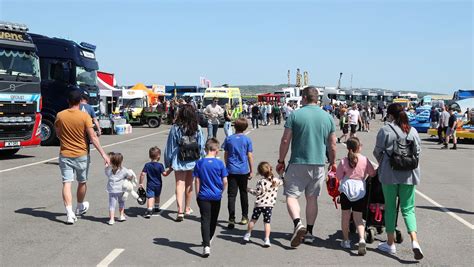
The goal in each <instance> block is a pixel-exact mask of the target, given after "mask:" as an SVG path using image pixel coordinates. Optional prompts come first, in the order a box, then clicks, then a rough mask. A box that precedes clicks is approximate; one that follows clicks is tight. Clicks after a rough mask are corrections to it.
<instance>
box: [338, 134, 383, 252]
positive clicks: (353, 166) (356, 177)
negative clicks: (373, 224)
mask: <svg viewBox="0 0 474 267" xmlns="http://www.w3.org/2000/svg"><path fill="white" fill-rule="evenodd" d="M346 146H347V150H348V151H349V153H348V154H347V157H345V158H343V159H341V162H340V163H339V166H338V167H337V170H336V177H337V178H338V179H339V180H340V181H341V183H340V186H339V192H341V195H340V198H339V200H340V203H341V210H342V215H341V228H342V235H343V240H342V241H341V247H342V248H346V249H350V248H351V241H350V240H349V221H350V219H351V209H352V216H353V218H354V223H355V224H356V226H357V232H358V233H359V250H358V254H359V255H362V256H363V255H365V253H366V244H365V233H364V222H363V221H362V211H363V210H364V208H365V205H366V203H365V200H364V196H365V179H366V178H367V177H368V176H371V177H373V176H375V169H374V167H373V166H372V163H370V160H369V159H368V158H367V157H365V156H362V155H361V154H360V147H361V144H360V141H359V139H358V138H357V137H350V138H349V139H348V140H347V143H346Z"/></svg>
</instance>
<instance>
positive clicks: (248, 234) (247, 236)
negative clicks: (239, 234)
mask: <svg viewBox="0 0 474 267" xmlns="http://www.w3.org/2000/svg"><path fill="white" fill-rule="evenodd" d="M250 235H251V234H250V233H245V235H244V241H245V242H249V241H250Z"/></svg>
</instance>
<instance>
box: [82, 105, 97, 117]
mask: <svg viewBox="0 0 474 267" xmlns="http://www.w3.org/2000/svg"><path fill="white" fill-rule="evenodd" d="M79 108H80V109H81V110H82V111H84V112H86V113H87V114H89V116H91V118H95V117H96V116H95V111H94V108H93V107H92V106H91V105H89V104H80V105H79Z"/></svg>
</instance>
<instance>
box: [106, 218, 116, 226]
mask: <svg viewBox="0 0 474 267" xmlns="http://www.w3.org/2000/svg"><path fill="white" fill-rule="evenodd" d="M114 223H115V220H114V219H110V220H109V221H108V222H107V224H108V225H114Z"/></svg>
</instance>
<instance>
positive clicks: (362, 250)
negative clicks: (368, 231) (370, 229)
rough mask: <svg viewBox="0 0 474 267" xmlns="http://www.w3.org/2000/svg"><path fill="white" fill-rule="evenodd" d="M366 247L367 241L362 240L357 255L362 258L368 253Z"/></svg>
mask: <svg viewBox="0 0 474 267" xmlns="http://www.w3.org/2000/svg"><path fill="white" fill-rule="evenodd" d="M366 245H367V244H366V243H365V240H360V241H359V249H358V251H357V254H359V255H360V256H364V255H365V254H366V253H367V248H366Z"/></svg>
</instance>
